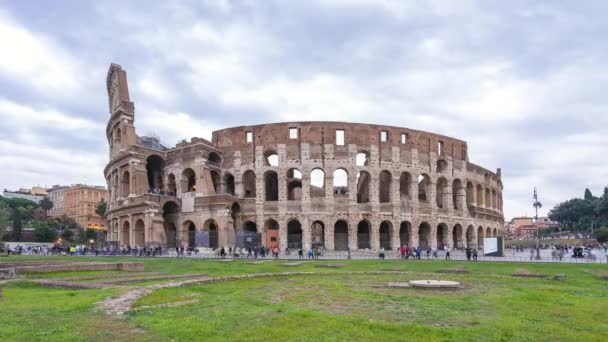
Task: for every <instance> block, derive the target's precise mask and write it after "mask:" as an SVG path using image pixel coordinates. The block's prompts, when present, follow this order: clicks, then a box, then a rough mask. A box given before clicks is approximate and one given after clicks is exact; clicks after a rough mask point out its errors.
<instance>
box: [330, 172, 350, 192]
mask: <svg viewBox="0 0 608 342" xmlns="http://www.w3.org/2000/svg"><path fill="white" fill-rule="evenodd" d="M333 176H334V179H333V185H334V189H333V190H334V197H348V172H346V170H344V169H336V170H335V171H334V175H333Z"/></svg>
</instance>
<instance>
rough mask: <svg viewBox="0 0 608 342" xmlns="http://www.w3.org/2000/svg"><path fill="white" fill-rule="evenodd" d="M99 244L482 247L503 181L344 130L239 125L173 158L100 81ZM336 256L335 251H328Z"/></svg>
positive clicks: (452, 153) (415, 140) (124, 97)
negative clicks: (103, 209)
mask: <svg viewBox="0 0 608 342" xmlns="http://www.w3.org/2000/svg"><path fill="white" fill-rule="evenodd" d="M107 91H108V97H109V107H110V119H109V121H108V124H107V127H106V135H107V139H108V143H109V147H110V148H109V150H110V161H109V163H108V164H107V166H106V167H105V169H104V175H105V178H106V180H107V183H108V189H109V203H108V211H107V216H106V219H107V221H108V222H107V227H109V228H108V240H109V241H113V242H114V243H116V244H118V245H122V246H127V245H130V246H140V247H141V246H165V247H175V246H181V247H184V248H197V249H202V250H207V248H208V249H215V248H218V247H219V246H226V247H229V246H231V247H248V246H262V245H263V246H266V247H269V248H275V247H278V248H280V249H281V251H284V250H286V249H296V248H309V247H311V246H314V247H319V248H323V250H325V251H332V252H333V251H347V250H349V251H352V252H357V251H361V250H366V251H377V250H379V249H381V248H384V249H385V250H391V249H393V250H394V249H396V248H398V247H399V246H402V245H409V246H412V247H416V246H420V247H423V248H425V247H431V248H438V249H448V248H450V249H452V248H465V247H473V248H480V247H482V245H483V238H484V237H494V236H501V235H502V234H503V233H504V216H503V213H502V208H503V202H502V190H503V185H502V182H501V172H500V169H497V170H496V172H492V171H489V170H487V169H485V168H483V167H481V166H478V165H475V164H473V163H471V162H470V161H469V156H468V153H467V143H466V142H465V141H462V140H458V139H454V138H450V137H446V136H442V135H439V134H433V133H428V132H422V131H417V130H412V129H409V128H402V127H393V126H383V125H370V124H361V123H347V122H284V123H273V124H261V125H254V126H239V127H232V128H226V129H222V130H219V131H215V132H213V133H212V137H211V141H209V140H206V139H203V138H191V139H190V141H186V140H183V141H181V142H179V143H178V144H177V145H176V146H175V147H171V148H168V147H165V146H163V145H162V144H161V143H160V142H159V140H158V139H157V138H154V137H144V136H138V135H137V134H136V130H135V108H134V104H133V102H131V100H130V98H129V90H128V85H127V75H126V72H125V71H124V70H122V69H121V67H120V66H119V65H115V64H112V65H111V66H110V69H109V71H108V75H107ZM334 253H336V252H334Z"/></svg>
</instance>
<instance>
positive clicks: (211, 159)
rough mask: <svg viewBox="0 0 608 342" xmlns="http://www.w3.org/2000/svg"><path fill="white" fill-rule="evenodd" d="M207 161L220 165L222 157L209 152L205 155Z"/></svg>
mask: <svg viewBox="0 0 608 342" xmlns="http://www.w3.org/2000/svg"><path fill="white" fill-rule="evenodd" d="M207 163H208V164H211V165H213V166H217V167H220V166H221V165H222V158H221V157H220V155H219V154H217V153H215V152H209V156H208V157H207Z"/></svg>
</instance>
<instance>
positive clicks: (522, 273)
mask: <svg viewBox="0 0 608 342" xmlns="http://www.w3.org/2000/svg"><path fill="white" fill-rule="evenodd" d="M511 276H512V277H521V278H546V277H548V275H546V274H542V273H533V272H530V271H528V270H526V269H523V268H519V269H517V270H516V271H515V272H514V273H513V274H511Z"/></svg>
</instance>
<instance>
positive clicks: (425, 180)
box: [418, 173, 431, 202]
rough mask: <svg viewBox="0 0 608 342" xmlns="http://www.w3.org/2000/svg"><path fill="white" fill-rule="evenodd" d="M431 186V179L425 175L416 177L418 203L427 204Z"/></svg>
mask: <svg viewBox="0 0 608 342" xmlns="http://www.w3.org/2000/svg"><path fill="white" fill-rule="evenodd" d="M430 184H431V177H429V175H427V174H424V173H423V174H421V175H420V176H418V201H419V202H428V200H429V187H430Z"/></svg>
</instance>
